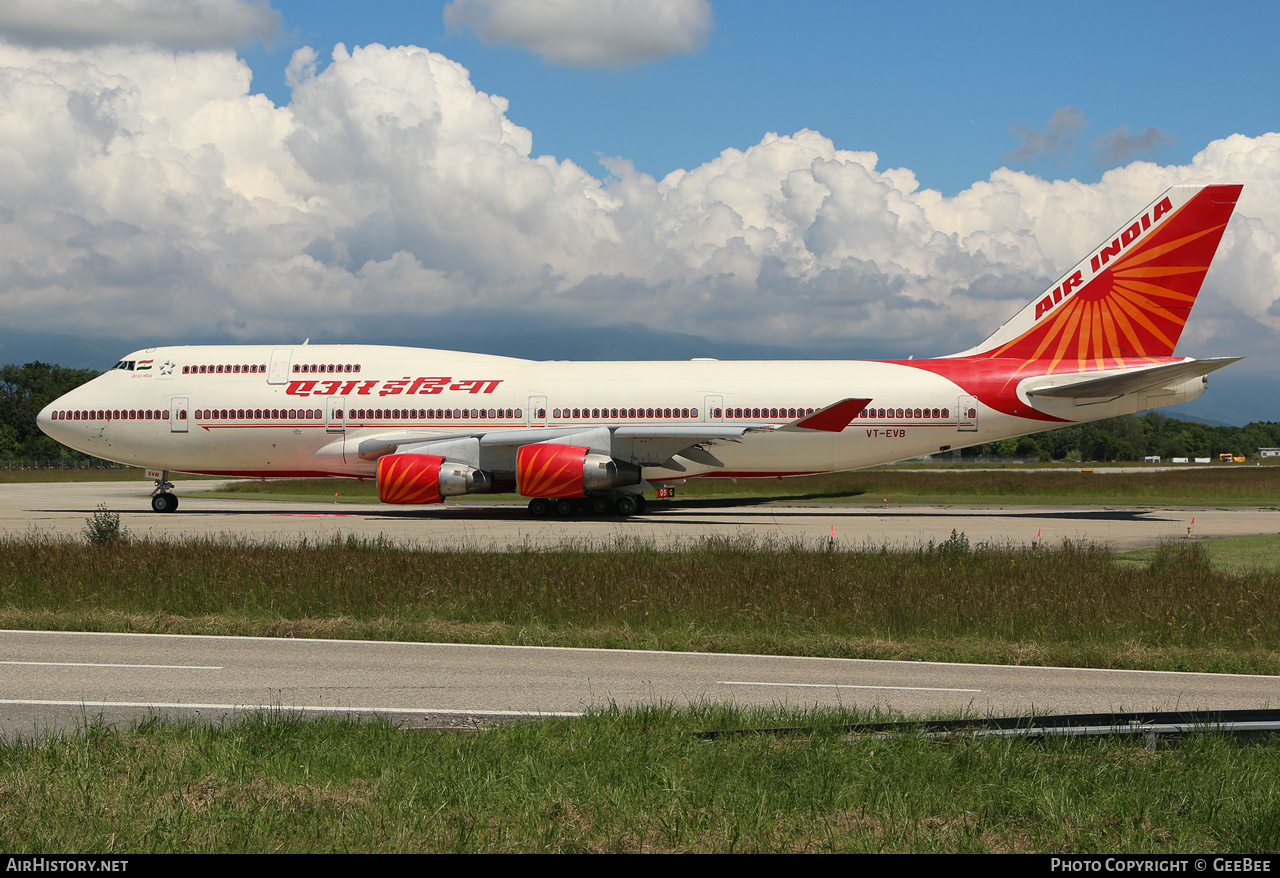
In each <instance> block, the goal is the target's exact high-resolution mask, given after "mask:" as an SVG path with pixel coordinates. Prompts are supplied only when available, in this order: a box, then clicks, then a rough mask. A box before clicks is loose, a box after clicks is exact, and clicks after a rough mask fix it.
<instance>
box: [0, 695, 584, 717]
mask: <svg viewBox="0 0 1280 878" xmlns="http://www.w3.org/2000/svg"><path fill="white" fill-rule="evenodd" d="M0 704H12V705H24V704H34V705H38V706H40V707H147V708H154V709H156V710H162V709H169V710H265V711H273V710H274V711H286V710H287V711H301V712H303V713H306V712H307V711H312V712H313V713H430V714H445V715H448V716H532V717H538V716H582V715H583V713H584V712H583V711H581V710H485V709H478V710H459V709H457V708H449V707H328V706H322V705H311V704H302V705H298V704H293V705H289V706H283V705H279V704H203V703H195V702H192V703H182V702H167V701H37V700H33V699H27V698H0Z"/></svg>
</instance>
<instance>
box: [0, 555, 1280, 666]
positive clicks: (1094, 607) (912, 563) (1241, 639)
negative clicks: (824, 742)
mask: <svg viewBox="0 0 1280 878" xmlns="http://www.w3.org/2000/svg"><path fill="white" fill-rule="evenodd" d="M0 626H3V627H8V628H39V629H59V630H84V631H142V632H162V633H198V634H242V635H265V636H294V637H298V636H304V637H335V638H353V639H378V640H408V641H442V642H475V643H506V644H525V645H551V646H584V647H605V648H637V649H668V650H696V651H709V652H749V653H763V654H779V655H814V656H833V657H847V658H885V659H912V660H932V661H971V662H988V663H989V662H998V663H1012V664H1043V665H1071V666H1079V667H1118V668H1141V669H1149V670H1196V671H1220V672H1238V673H1263V674H1272V673H1276V672H1277V671H1278V670H1280V572H1277V571H1276V570H1275V569H1274V568H1273V569H1261V568H1250V569H1247V570H1241V571H1239V572H1235V573H1224V572H1221V571H1220V570H1217V569H1215V568H1214V566H1213V564H1212V562H1211V557H1210V554H1209V552H1208V551H1207V550H1206V549H1205V547H1204V546H1203V545H1202V544H1200V543H1191V544H1187V545H1176V546H1165V547H1162V548H1160V549H1159V550H1157V551H1156V552H1155V553H1154V554H1152V555H1151V556H1150V558H1149V559H1148V560H1146V561H1145V562H1143V563H1138V564H1134V563H1129V564H1117V563H1116V560H1115V558H1114V556H1113V555H1112V554H1111V553H1110V552H1109V551H1108V550H1106V549H1105V548H1101V547H1098V546H1092V545H1079V544H1075V543H1070V542H1064V543H1063V544H1062V545H1061V546H1059V547H1057V548H1055V549H1049V550H1045V549H1041V550H1040V551H1039V552H1038V553H1035V554H1032V553H1031V552H1030V551H1029V550H1027V549H1023V548H1019V547H1012V546H990V545H980V546H970V545H969V542H968V540H967V539H966V538H965V536H964V535H963V534H954V535H953V537H952V538H951V539H950V540H947V541H946V542H944V543H942V544H940V545H934V544H930V545H929V546H924V547H921V548H919V549H917V550H914V551H889V550H888V549H884V548H867V549H863V550H856V551H835V552H827V551H823V550H822V549H821V548H820V547H817V546H813V545H807V544H803V543H795V542H780V541H772V542H770V541H758V540H752V539H707V540H702V541H699V542H696V543H691V544H688V545H686V546H684V547H678V548H676V549H673V550H671V549H661V550H660V549H658V548H656V547H655V546H653V545H649V544H646V543H643V542H636V541H620V542H616V543H611V544H609V545H606V546H577V547H573V546H570V547H564V548H559V549H553V550H543V549H535V548H529V549H527V550H523V551H520V550H517V551H511V552H501V553H498V552H490V551H484V550H482V549H479V548H475V549H459V548H457V547H449V548H407V547H404V546H402V545H399V544H396V543H392V542H389V541H386V540H381V539H378V540H367V539H357V538H354V537H348V538H341V537H337V538H334V539H331V540H328V541H324V542H320V543H314V542H313V543H306V542H304V543H301V544H289V545H272V544H262V543H253V542H249V541H244V540H236V539H221V540H219V539H209V538H204V539H187V540H179V541H171V542H170V541H158V540H135V539H131V538H130V537H129V536H128V535H127V534H123V533H122V534H120V535H119V536H118V537H117V538H116V539H112V540H105V541H102V542H100V544H97V545H86V544H85V543H84V542H82V541H78V540H72V539H67V538H54V537H48V536H39V535H28V536H23V537H4V538H0Z"/></svg>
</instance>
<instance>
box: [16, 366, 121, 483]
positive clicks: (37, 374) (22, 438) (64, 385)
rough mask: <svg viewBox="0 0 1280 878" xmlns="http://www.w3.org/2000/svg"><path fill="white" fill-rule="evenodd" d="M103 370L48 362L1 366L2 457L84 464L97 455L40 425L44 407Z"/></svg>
mask: <svg viewBox="0 0 1280 878" xmlns="http://www.w3.org/2000/svg"><path fill="white" fill-rule="evenodd" d="M99 374H100V373H99V372H96V371H94V370H93V369H67V368H64V367H62V366H51V365H49V364H48V363H40V362H35V363H27V364H26V365H25V366H19V365H16V364H10V365H8V366H0V461H5V460H39V461H45V462H48V463H51V464H55V465H63V466H74V465H77V464H79V465H83V464H85V463H87V462H89V461H91V460H93V459H94V458H92V457H90V456H89V455H87V454H81V453H80V452H78V451H72V450H71V449H70V448H67V447H66V446H65V445H61V444H59V443H58V442H55V441H54V440H52V439H50V438H49V437H48V436H46V435H45V434H44V433H41V432H40V428H39V427H37V426H36V415H38V414H40V410H41V409H42V408H44V407H45V406H47V405H48V404H49V403H51V402H53V401H54V400H55V399H57V398H58V397H60V396H62V394H64V393H67V392H68V391H71V390H74V389H75V388H77V387H79V386H80V385H81V384H84V383H85V382H86V381H88V380H89V379H91V378H96V377H98V375H99Z"/></svg>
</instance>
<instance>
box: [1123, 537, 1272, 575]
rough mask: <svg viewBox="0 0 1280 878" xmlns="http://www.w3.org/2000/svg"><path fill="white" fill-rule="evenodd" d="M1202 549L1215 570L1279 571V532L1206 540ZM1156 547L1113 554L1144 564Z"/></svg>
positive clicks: (1236, 572) (1126, 561)
mask: <svg viewBox="0 0 1280 878" xmlns="http://www.w3.org/2000/svg"><path fill="white" fill-rule="evenodd" d="M1201 545H1202V547H1203V551H1204V554H1205V557H1206V559H1207V560H1208V562H1209V564H1210V566H1212V567H1213V569H1214V570H1215V571H1217V572H1218V573H1224V574H1229V575H1237V576H1238V575H1248V574H1250V573H1253V572H1255V571H1263V572H1266V573H1276V572H1280V534H1250V535H1248V536H1238V537H1222V538H1220V539H1215V540H1206V541H1205V542H1204V543H1203V544H1201ZM1160 551H1161V550H1160V549H1159V548H1152V549H1139V550H1138V551H1135V552H1126V553H1125V554H1123V555H1119V556H1117V558H1116V562H1117V563H1119V564H1132V565H1135V566H1145V565H1148V564H1150V563H1151V562H1152V560H1153V559H1154V558H1155V557H1156V556H1157V555H1158V554H1159V553H1160Z"/></svg>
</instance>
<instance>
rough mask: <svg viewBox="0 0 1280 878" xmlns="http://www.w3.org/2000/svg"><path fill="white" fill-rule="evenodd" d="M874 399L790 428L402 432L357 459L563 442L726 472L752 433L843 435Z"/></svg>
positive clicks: (371, 441)
mask: <svg viewBox="0 0 1280 878" xmlns="http://www.w3.org/2000/svg"><path fill="white" fill-rule="evenodd" d="M870 402H871V400H870V399H842V400H840V401H839V402H836V403H833V404H832V405H829V406H826V407H825V408H822V409H819V410H818V411H816V412H814V413H813V414H811V415H805V416H802V417H800V418H797V419H795V420H792V421H789V422H787V423H784V424H778V423H776V422H774V423H767V422H764V421H755V420H752V421H739V422H722V423H710V424H618V425H599V426H584V425H566V426H547V427H523V428H517V429H514V430H474V431H449V432H441V433H432V432H430V431H422V430H417V431H398V432H391V433H384V434H382V435H379V436H371V437H368V438H366V439H363V440H361V441H360V443H359V445H358V447H357V454H358V456H359V457H360V458H361V459H363V460H377V459H378V458H380V457H382V456H384V455H387V454H404V453H414V454H436V455H440V456H443V457H447V458H449V459H454V460H461V461H468V462H470V461H474V464H473V465H476V466H480V465H481V464H480V460H481V458H482V456H483V458H484V459H485V461H486V462H488V461H490V460H493V459H494V458H495V457H496V458H498V459H502V458H504V457H506V456H511V455H514V453H515V449H517V448H519V447H520V446H522V445H535V444H538V443H543V442H561V443H564V444H566V445H579V446H585V447H587V448H590V449H591V450H592V451H596V452H600V453H605V454H609V455H611V456H612V457H615V458H617V459H619V460H624V461H627V462H629V463H634V464H637V465H639V466H662V467H666V468H668V469H674V470H676V471H677V472H683V471H684V470H685V469H686V467H685V466H684V465H683V464H681V463H680V462H679V461H678V460H676V458H677V457H680V458H684V459H685V460H687V461H692V462H694V463H699V464H703V465H705V466H714V467H722V466H724V463H723V462H721V461H720V460H719V459H718V458H717V457H716V456H715V455H714V454H712V453H711V452H710V451H709V449H710V448H712V447H714V446H715V445H719V444H723V443H727V442H734V443H736V442H741V441H742V438H743V437H744V436H746V435H747V434H750V433H767V432H772V431H787V432H796V431H800V432H831V433H838V432H840V431H841V430H843V429H844V428H845V427H847V426H848V425H849V422H850V421H852V420H853V418H854V417H855V416H856V415H857V414H858V413H859V412H860V411H862V410H863V409H864V408H866V406H867V404H868V403H870Z"/></svg>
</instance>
